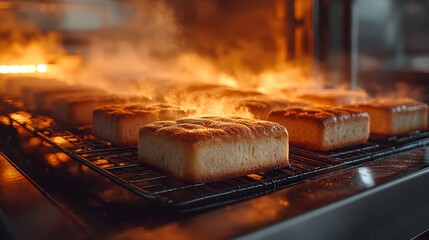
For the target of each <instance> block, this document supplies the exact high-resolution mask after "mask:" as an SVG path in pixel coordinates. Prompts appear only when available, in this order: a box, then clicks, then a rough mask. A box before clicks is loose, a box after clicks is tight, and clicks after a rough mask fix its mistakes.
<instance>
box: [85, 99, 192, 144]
mask: <svg viewBox="0 0 429 240" xmlns="http://www.w3.org/2000/svg"><path fill="white" fill-rule="evenodd" d="M187 114H188V112H187V111H185V110H183V109H181V108H179V107H177V106H173V105H170V104H162V103H152V104H124V105H108V106H102V107H99V108H97V109H95V110H94V112H93V126H94V133H95V134H96V135H97V136H99V137H100V138H103V139H105V140H108V141H110V142H111V143H112V144H114V145H137V142H138V138H139V129H140V128H141V127H143V126H144V125H146V124H148V123H151V122H155V121H162V120H175V119H178V118H182V117H186V116H187Z"/></svg>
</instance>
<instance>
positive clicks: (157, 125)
mask: <svg viewBox="0 0 429 240" xmlns="http://www.w3.org/2000/svg"><path fill="white" fill-rule="evenodd" d="M140 133H150V134H153V135H159V136H168V137H171V138H174V139H177V140H179V141H182V142H187V143H196V142H203V141H208V140H215V139H219V140H220V141H224V140H237V139H249V138H250V139H254V138H259V137H287V136H288V133H287V130H286V128H285V127H283V126H281V125H280V124H277V123H273V122H268V121H262V120H253V119H246V118H239V117H229V118H226V117H215V116H203V117H194V118H182V119H178V120H176V121H159V122H153V123H150V124H147V125H145V126H144V127H143V128H142V129H140Z"/></svg>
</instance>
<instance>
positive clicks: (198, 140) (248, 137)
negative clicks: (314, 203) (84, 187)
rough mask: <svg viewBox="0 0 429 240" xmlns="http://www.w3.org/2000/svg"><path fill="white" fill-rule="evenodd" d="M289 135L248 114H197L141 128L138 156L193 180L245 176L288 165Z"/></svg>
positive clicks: (278, 126) (277, 125) (166, 170)
mask: <svg viewBox="0 0 429 240" xmlns="http://www.w3.org/2000/svg"><path fill="white" fill-rule="evenodd" d="M288 151H289V148H288V133H287V130H286V129H285V128H284V127H282V126H281V125H279V124H276V123H272V122H267V121H261V120H252V119H244V118H236V117H232V118H224V117H212V116H205V117H194V118H183V119H179V120H176V121H160V122H154V123H151V124H147V125H146V126H144V127H143V128H142V129H140V136H139V144H138V155H139V160H140V161H142V162H144V163H146V164H148V165H151V166H153V167H155V168H157V169H159V170H161V171H165V172H168V173H170V174H172V175H174V176H176V177H178V178H180V179H183V180H186V181H189V182H205V181H213V180H219V179H224V178H230V177H236V176H242V175H246V174H249V173H254V172H258V171H263V170H267V169H271V168H277V167H283V166H287V165H288Z"/></svg>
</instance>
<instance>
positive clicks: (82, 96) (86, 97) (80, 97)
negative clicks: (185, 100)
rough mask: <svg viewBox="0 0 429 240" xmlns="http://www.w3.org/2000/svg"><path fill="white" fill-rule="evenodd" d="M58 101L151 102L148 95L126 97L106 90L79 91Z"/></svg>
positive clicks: (71, 102)
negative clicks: (93, 91)
mask: <svg viewBox="0 0 429 240" xmlns="http://www.w3.org/2000/svg"><path fill="white" fill-rule="evenodd" d="M58 101H61V102H64V103H69V104H75V103H88V102H99V103H108V104H126V103H148V102H150V100H149V98H146V97H134V96H130V97H125V96H117V95H109V94H106V93H104V92H98V93H97V92H96V93H86V92H83V93H77V94H75V95H73V96H69V95H66V96H63V97H61V98H60V99H58Z"/></svg>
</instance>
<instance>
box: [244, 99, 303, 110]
mask: <svg viewBox="0 0 429 240" xmlns="http://www.w3.org/2000/svg"><path fill="white" fill-rule="evenodd" d="M238 105H239V108H247V109H249V110H263V109H269V108H286V107H290V106H308V105H309V104H308V103H305V102H300V101H289V100H286V99H278V98H269V97H266V96H263V97H255V98H246V99H243V100H241V101H240V102H239V103H238Z"/></svg>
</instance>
